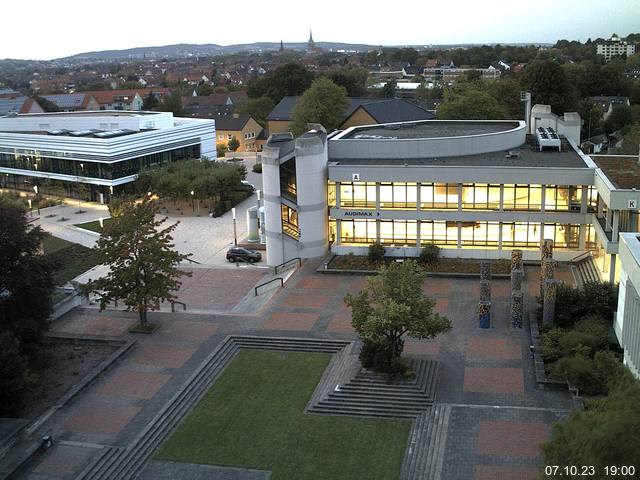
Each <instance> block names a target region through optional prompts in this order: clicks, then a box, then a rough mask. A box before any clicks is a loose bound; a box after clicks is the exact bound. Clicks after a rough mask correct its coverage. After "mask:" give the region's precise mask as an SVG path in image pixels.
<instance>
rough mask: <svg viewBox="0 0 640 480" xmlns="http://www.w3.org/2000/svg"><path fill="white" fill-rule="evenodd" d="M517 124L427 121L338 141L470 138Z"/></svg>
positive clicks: (373, 128)
mask: <svg viewBox="0 0 640 480" xmlns="http://www.w3.org/2000/svg"><path fill="white" fill-rule="evenodd" d="M519 125H520V124H519V122H517V121H477V120H464V121H452V120H428V121H425V122H415V123H408V124H407V123H403V124H387V125H370V126H363V127H354V128H353V130H351V131H348V130H347V131H345V133H344V134H343V135H341V136H340V138H339V140H342V139H349V140H358V139H361V140H402V139H409V138H412V139H413V138H447V137H467V136H470V135H486V134H489V133H499V132H506V131H508V130H513V129H514V128H518V126H519Z"/></svg>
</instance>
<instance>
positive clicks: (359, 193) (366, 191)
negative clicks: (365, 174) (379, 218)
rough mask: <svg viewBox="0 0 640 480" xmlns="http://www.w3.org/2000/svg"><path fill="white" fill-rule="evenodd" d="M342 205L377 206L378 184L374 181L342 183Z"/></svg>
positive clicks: (354, 206) (355, 206)
mask: <svg viewBox="0 0 640 480" xmlns="http://www.w3.org/2000/svg"><path fill="white" fill-rule="evenodd" d="M340 206H341V207H346V208H376V184H375V183H372V182H369V183H367V182H351V183H345V182H343V183H341V184H340Z"/></svg>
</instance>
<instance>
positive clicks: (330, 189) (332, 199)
mask: <svg viewBox="0 0 640 480" xmlns="http://www.w3.org/2000/svg"><path fill="white" fill-rule="evenodd" d="M327 204H328V205H329V206H330V207H335V206H336V182H332V181H331V180H329V183H328V184H327Z"/></svg>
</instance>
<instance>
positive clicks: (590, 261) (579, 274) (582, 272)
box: [571, 252, 602, 287]
mask: <svg viewBox="0 0 640 480" xmlns="http://www.w3.org/2000/svg"><path fill="white" fill-rule="evenodd" d="M571 271H572V272H573V276H574V278H575V279H576V282H577V284H578V286H579V287H581V286H582V285H584V284H585V283H589V282H600V281H602V277H601V276H600V271H599V270H598V267H597V266H596V260H595V258H594V256H593V254H592V253H591V252H585V253H583V254H581V255H578V256H577V257H575V258H574V259H572V260H571Z"/></svg>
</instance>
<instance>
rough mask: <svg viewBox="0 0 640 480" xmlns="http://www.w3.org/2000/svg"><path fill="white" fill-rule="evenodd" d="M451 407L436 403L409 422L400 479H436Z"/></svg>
mask: <svg viewBox="0 0 640 480" xmlns="http://www.w3.org/2000/svg"><path fill="white" fill-rule="evenodd" d="M451 409H452V407H451V405H449V404H446V403H442V404H436V405H434V406H433V407H431V409H430V410H429V411H427V412H423V413H421V414H420V415H418V417H417V418H416V419H415V420H414V421H413V425H412V427H411V434H410V436H409V444H408V445H407V449H406V451H405V456H404V461H403V462H402V472H401V474H400V480H440V478H441V476H442V468H443V465H444V452H445V447H446V443H447V431H448V429H449V418H450V416H451Z"/></svg>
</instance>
